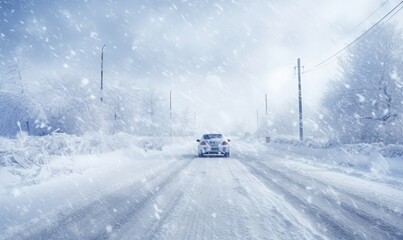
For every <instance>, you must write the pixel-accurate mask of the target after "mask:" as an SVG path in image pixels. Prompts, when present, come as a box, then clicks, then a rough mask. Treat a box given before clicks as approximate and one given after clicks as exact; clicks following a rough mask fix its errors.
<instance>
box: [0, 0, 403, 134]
mask: <svg viewBox="0 0 403 240" xmlns="http://www.w3.org/2000/svg"><path fill="white" fill-rule="evenodd" d="M384 2H385V0H326V1H324V0H307V1H298V0H271V1H263V0H262V1H246V0H245V1H240V0H228V1H223V0H222V1H219V0H204V1H201V0H200V1H195V0H194V1H192V0H178V1H174V0H171V1H168V0H165V1H163V0H158V1H157V0H156V1H146V0H138V1H129V0H127V1H101V0H93V1H91V0H88V1H78V0H70V1H44V0H35V1H33V0H32V1H18V0H15V1H3V0H0V6H1V9H0V12H1V16H0V63H1V67H2V68H1V70H2V71H1V74H2V75H1V76H2V78H4V77H5V72H6V70H7V65H9V64H10V61H12V59H13V58H14V57H18V58H21V59H23V60H24V62H25V65H26V66H27V67H26V70H25V71H24V72H23V78H24V79H29V80H37V81H40V79H43V78H44V77H49V76H63V75H64V74H73V75H75V76H77V77H78V78H85V79H89V81H95V82H98V81H99V78H100V76H99V75H100V74H99V70H100V51H101V50H100V49H101V47H102V45H103V44H107V46H106V48H105V64H104V69H105V85H106V91H107V86H108V84H113V83H115V84H121V85H122V86H123V85H124V84H125V83H131V84H132V83H134V84H136V85H138V87H139V88H155V89H157V90H158V91H160V92H161V93H162V94H164V93H166V95H167V96H169V90H170V89H172V90H173V100H174V102H173V103H174V109H175V110H177V111H180V110H183V109H184V108H186V107H187V108H189V109H190V110H191V111H192V112H196V113H197V118H198V122H199V124H200V128H202V129H223V130H225V131H226V130H228V129H230V128H232V127H234V126H236V127H245V128H246V127H248V126H247V125H248V124H249V122H250V121H255V120H254V119H256V110H257V109H258V108H259V111H260V112H261V113H262V112H263V111H264V94H265V93H267V94H268V96H269V106H270V111H271V114H273V115H274V116H276V115H278V114H281V113H282V112H290V111H293V110H295V109H297V102H296V101H297V98H296V96H297V82H296V81H297V78H296V76H295V75H294V66H295V65H296V59H297V58H298V57H300V58H301V60H302V65H304V67H305V69H309V68H310V67H312V66H313V65H315V64H317V63H319V62H320V61H322V60H323V59H325V58H326V57H328V56H330V55H331V54H333V53H334V52H336V51H337V50H339V49H340V48H342V47H343V46H345V45H346V44H347V43H349V42H350V41H352V40H353V39H354V38H355V37H357V36H358V35H359V34H360V33H362V32H363V31H364V30H366V29H367V28H368V27H370V26H371V25H372V24H373V23H374V22H376V21H377V20H378V19H380V18H381V17H382V16H383V15H385V14H386V13H387V12H388V11H389V10H390V9H392V7H393V6H395V5H396V4H397V3H398V2H399V0H389V1H388V2H387V3H386V4H385V5H384V6H383V7H382V8H381V9H380V10H379V11H378V12H376V13H375V14H374V15H372V16H371V17H370V18H369V19H367V20H366V21H365V22H364V23H363V24H362V25H360V26H359V27H358V28H356V29H355V30H354V31H352V30H353V29H354V27H356V26H357V24H359V23H361V22H362V21H363V20H364V19H366V18H367V17H368V16H369V15H370V14H371V13H372V12H373V11H374V10H375V9H377V8H378V7H379V6H381V5H382V4H383V3H384ZM402 15H403V14H402V13H399V14H398V15H397V16H396V17H395V18H394V19H393V20H394V21H396V22H399V23H402V22H403V19H402ZM336 73H337V61H335V62H333V63H332V64H329V65H327V66H326V67H324V68H322V69H320V70H318V71H315V72H312V73H309V74H305V75H303V99H304V108H306V109H309V110H311V111H320V108H319V103H320V98H321V97H322V95H323V94H324V92H325V90H326V86H327V83H328V81H329V80H331V79H334V77H335V75H336ZM296 120H297V115H295V121H296Z"/></svg>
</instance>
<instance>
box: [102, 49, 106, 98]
mask: <svg viewBox="0 0 403 240" xmlns="http://www.w3.org/2000/svg"><path fill="white" fill-rule="evenodd" d="M105 47H106V44H104V45H103V46H102V52H101V102H103V101H104V99H103V89H104V48H105Z"/></svg>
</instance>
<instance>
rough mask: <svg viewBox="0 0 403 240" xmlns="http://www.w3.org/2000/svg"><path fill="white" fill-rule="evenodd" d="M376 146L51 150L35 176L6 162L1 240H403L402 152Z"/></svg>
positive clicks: (1, 174)
mask: <svg viewBox="0 0 403 240" xmlns="http://www.w3.org/2000/svg"><path fill="white" fill-rule="evenodd" d="M383 149H384V148H382V149H381V148H380V147H379V146H334V147H330V148H323V147H317V146H314V147H312V146H308V145H306V144H305V145H304V144H302V145H298V144H293V143H292V142H281V141H277V142H274V143H270V144H263V143H259V142H257V141H246V140H241V139H233V141H232V156H231V158H198V157H197V156H196V143H195V142H194V140H193V139H189V141H187V142H184V143H183V142H182V141H181V142H180V143H178V144H170V145H168V146H165V147H163V148H162V151H144V148H142V147H137V146H136V145H128V146H124V147H123V148H121V149H116V150H112V151H109V152H96V153H89V154H80V155H75V156H71V155H63V156H56V157H54V158H52V160H51V161H49V162H48V163H47V164H46V165H47V168H49V169H51V170H49V171H50V172H58V174H53V175H51V177H48V178H43V179H42V181H37V182H36V183H35V184H32V183H31V184H25V183H26V182H24V179H22V177H21V176H26V174H25V175H21V174H15V171H16V170H15V167H14V168H12V167H1V168H0V180H1V188H0V194H1V195H0V196H1V197H0V214H1V217H0V238H1V239H105V238H111V239H402V238H403V175H402V172H403V166H402V165H403V158H402V157H401V156H396V155H393V156H386V155H387V154H385V152H382V150H383ZM62 169H69V170H68V171H62ZM26 171H29V169H28V170H26Z"/></svg>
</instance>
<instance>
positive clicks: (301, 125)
mask: <svg viewBox="0 0 403 240" xmlns="http://www.w3.org/2000/svg"><path fill="white" fill-rule="evenodd" d="M297 69H298V104H299V121H298V122H299V140H300V141H302V140H304V124H303V121H302V93H301V60H300V59H299V58H298V59H297Z"/></svg>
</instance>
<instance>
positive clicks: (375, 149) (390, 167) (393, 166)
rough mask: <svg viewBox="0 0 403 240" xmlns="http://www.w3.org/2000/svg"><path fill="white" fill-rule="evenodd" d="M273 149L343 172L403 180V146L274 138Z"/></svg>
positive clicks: (273, 150)
mask: <svg viewBox="0 0 403 240" xmlns="http://www.w3.org/2000/svg"><path fill="white" fill-rule="evenodd" d="M270 148H271V151H272V152H283V153H284V152H286V154H287V155H288V157H289V158H293V159H298V160H300V161H304V162H310V163H312V164H321V165H322V164H325V165H327V166H328V167H337V168H339V167H341V168H342V169H343V171H349V172H351V171H352V170H358V171H360V172H361V173H369V174H370V175H371V177H373V178H379V179H382V178H383V177H385V176H398V177H403V145H396V144H383V143H374V144H366V143H362V144H341V143H339V142H335V141H325V140H323V141H321V140H313V139H306V140H304V141H299V140H296V139H287V138H275V139H273V140H272V143H271V144H270ZM361 173H360V174H361Z"/></svg>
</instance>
